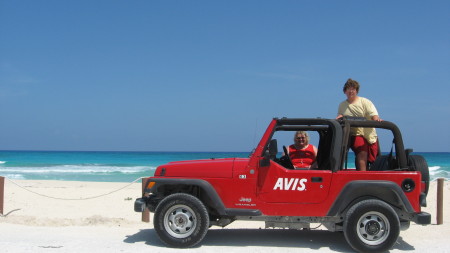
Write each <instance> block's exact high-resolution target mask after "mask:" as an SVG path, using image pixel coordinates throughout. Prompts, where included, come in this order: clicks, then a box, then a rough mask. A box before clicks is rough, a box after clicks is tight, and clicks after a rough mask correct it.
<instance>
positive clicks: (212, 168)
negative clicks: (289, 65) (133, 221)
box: [134, 118, 431, 252]
mask: <svg viewBox="0 0 450 253" xmlns="http://www.w3.org/2000/svg"><path fill="white" fill-rule="evenodd" d="M352 127H370V128H376V129H377V131H379V132H382V135H383V137H384V135H387V136H388V137H387V138H388V140H389V141H386V142H385V143H384V144H385V145H386V144H387V147H388V148H387V150H389V147H390V152H389V151H388V152H383V155H380V156H378V157H377V159H376V160H375V162H374V163H372V164H368V170H367V171H357V170H356V169H354V168H348V167H349V161H348V160H349V157H351V156H350V155H353V152H351V151H350V152H349V144H348V143H349V139H350V129H351V128H352ZM299 130H302V131H308V132H309V133H312V134H313V137H312V138H316V141H317V146H318V151H317V157H316V162H317V168H314V169H295V167H294V166H293V165H292V162H291V161H290V158H289V156H288V155H285V154H287V152H286V147H285V146H283V149H284V151H285V152H284V153H279V151H278V150H279V147H278V141H277V138H278V137H277V136H279V137H280V138H283V137H284V136H290V137H289V138H291V137H292V136H293V135H294V133H295V131H299ZM378 136H379V138H380V136H381V135H380V134H378ZM390 137H392V139H391V138H390ZM284 138H286V137H284ZM391 140H392V141H391ZM290 143H292V139H287V141H286V143H285V144H286V145H288V144H290ZM380 143H381V142H380ZM411 152H412V150H411V149H407V150H405V149H404V146H403V140H402V136H401V132H400V130H399V129H398V127H397V126H396V125H395V124H393V123H392V122H388V121H381V122H377V121H371V120H365V119H360V118H343V119H339V120H336V119H321V118H317V119H307V118H306V119H303V118H274V119H273V120H272V121H271V122H270V124H269V126H268V128H267V130H266V131H265V133H264V134H263V136H262V138H261V140H260V142H259V144H258V145H257V146H256V148H255V149H254V150H253V152H252V153H251V154H250V156H249V157H248V158H226V159H215V158H212V159H209V160H194V161H180V162H170V163H168V164H165V165H161V166H159V167H158V168H157V169H156V171H155V174H154V176H153V177H149V178H146V179H145V182H146V183H145V184H144V186H145V187H143V192H142V197H141V198H138V199H136V201H135V206H134V209H135V211H136V212H143V211H144V210H145V209H146V208H148V210H149V211H150V212H153V213H154V217H153V224H154V229H155V231H156V233H157V235H158V237H159V238H160V239H161V241H163V242H164V243H165V244H167V245H168V246H170V247H178V248H184V247H192V246H194V245H196V244H198V243H200V242H201V241H202V239H203V238H204V237H205V235H206V233H207V231H208V228H209V227H210V226H213V225H215V226H221V227H225V226H227V225H229V224H230V223H232V222H233V221H236V220H252V221H263V222H265V227H266V228H289V229H309V228H310V224H311V223H320V224H322V225H323V226H324V227H325V228H326V229H328V230H329V231H342V232H343V234H344V235H345V239H346V241H347V242H348V244H349V245H350V246H351V247H352V248H353V249H354V250H356V251H358V252H380V251H385V250H388V249H390V248H391V247H392V246H393V245H394V243H395V242H396V241H397V238H398V236H399V233H400V230H405V229H408V228H409V224H410V222H411V221H413V222H415V223H417V224H421V225H427V224H430V222H431V215H430V214H428V213H426V212H422V211H421V207H424V206H426V196H427V192H428V187H429V171H428V165H427V162H426V161H425V159H424V158H423V157H422V156H418V155H411ZM380 153H381V152H380Z"/></svg>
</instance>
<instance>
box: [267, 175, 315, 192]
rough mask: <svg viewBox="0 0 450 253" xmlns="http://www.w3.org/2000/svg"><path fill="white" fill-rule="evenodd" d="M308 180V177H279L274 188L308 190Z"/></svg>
mask: <svg viewBox="0 0 450 253" xmlns="http://www.w3.org/2000/svg"><path fill="white" fill-rule="evenodd" d="M306 182H308V180H307V179H306V178H302V179H300V178H278V180H277V182H276V183H275V186H274V187H273V190H282V191H289V190H291V191H295V190H297V191H304V190H306V185H305V183H306Z"/></svg>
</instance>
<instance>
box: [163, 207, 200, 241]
mask: <svg viewBox="0 0 450 253" xmlns="http://www.w3.org/2000/svg"><path fill="white" fill-rule="evenodd" d="M196 226H197V217H196V216H195V213H194V211H193V210H192V209H191V208H190V207H188V206H185V205H176V206H173V207H171V208H170V209H169V210H167V212H166V214H165V215H164V228H165V230H166V231H167V233H169V234H170V235H171V236H173V237H175V238H186V237H188V236H190V235H191V234H192V233H193V232H194V230H195V227H196Z"/></svg>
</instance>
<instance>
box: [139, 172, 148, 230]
mask: <svg viewBox="0 0 450 253" xmlns="http://www.w3.org/2000/svg"><path fill="white" fill-rule="evenodd" d="M147 180H148V178H142V196H144V190H145V187H146V186H147ZM141 220H142V222H150V211H149V210H148V208H147V207H146V208H145V209H144V211H143V212H142V219H141Z"/></svg>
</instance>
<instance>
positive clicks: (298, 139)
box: [295, 134, 308, 146]
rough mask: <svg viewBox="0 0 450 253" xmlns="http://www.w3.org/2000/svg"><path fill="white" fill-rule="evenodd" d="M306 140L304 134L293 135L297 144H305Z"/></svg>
mask: <svg viewBox="0 0 450 253" xmlns="http://www.w3.org/2000/svg"><path fill="white" fill-rule="evenodd" d="M307 140H308V139H306V135H304V134H298V135H297V136H296V137H295V144H297V145H298V146H305V145H306V143H307Z"/></svg>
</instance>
